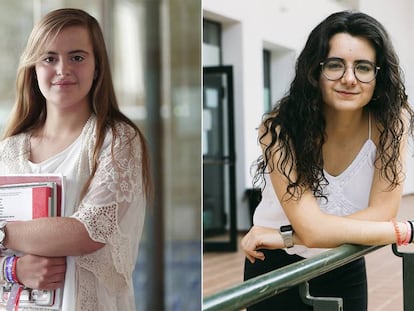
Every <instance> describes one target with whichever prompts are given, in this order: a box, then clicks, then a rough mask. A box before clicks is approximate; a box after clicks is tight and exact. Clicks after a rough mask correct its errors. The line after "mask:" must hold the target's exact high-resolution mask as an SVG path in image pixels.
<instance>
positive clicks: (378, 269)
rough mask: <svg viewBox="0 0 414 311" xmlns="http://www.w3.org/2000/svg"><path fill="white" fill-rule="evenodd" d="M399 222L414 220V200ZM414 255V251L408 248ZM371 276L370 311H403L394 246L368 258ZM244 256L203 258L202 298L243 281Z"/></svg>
mask: <svg viewBox="0 0 414 311" xmlns="http://www.w3.org/2000/svg"><path fill="white" fill-rule="evenodd" d="M398 218H399V219H414V196H404V197H403V200H402V204H401V208H400V212H399V216H398ZM408 248H409V249H408V250H409V251H413V250H414V247H413V246H410V247H408ZM365 258H366V262H367V274H368V299H369V300H368V310H369V311H402V310H403V290H402V260H401V258H400V257H397V256H395V255H394V254H393V253H392V250H391V246H386V247H383V248H381V249H379V250H377V251H375V252H373V253H370V254H368V255H366V256H365ZM243 264H244V255H243V253H242V251H240V250H239V251H238V252H236V253H205V254H204V255H203V297H206V296H209V295H211V294H214V293H217V292H219V291H220V290H223V289H226V288H229V287H231V286H233V285H236V284H238V283H241V282H242V281H243Z"/></svg>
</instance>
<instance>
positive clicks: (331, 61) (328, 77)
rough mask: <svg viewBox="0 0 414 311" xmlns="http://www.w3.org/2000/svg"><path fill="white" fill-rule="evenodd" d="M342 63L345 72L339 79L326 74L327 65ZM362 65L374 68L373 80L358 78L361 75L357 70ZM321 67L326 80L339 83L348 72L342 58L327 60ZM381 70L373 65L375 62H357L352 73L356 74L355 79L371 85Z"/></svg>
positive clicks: (321, 63)
mask: <svg viewBox="0 0 414 311" xmlns="http://www.w3.org/2000/svg"><path fill="white" fill-rule="evenodd" d="M335 62H336V63H341V64H342V65H343V71H342V74H341V75H338V78H332V77H331V76H329V75H327V73H326V68H325V66H326V65H327V64H329V63H335ZM361 64H365V65H370V66H372V68H373V70H374V76H373V77H372V79H369V80H361V78H360V77H358V75H359V74H357V71H355V70H356V69H357V68H358V66H359V65H361ZM319 65H320V66H321V71H322V74H323V76H324V77H325V78H326V79H328V80H329V81H337V80H340V79H342V78H343V77H344V75H345V72H346V69H347V67H346V65H345V62H344V60H343V59H341V58H328V59H326V60H325V61H323V62H320V63H319ZM380 69H381V68H380V67H378V66H376V65H375V63H373V62H370V61H368V60H362V61H357V62H356V64H354V66H352V71H353V73H354V77H355V78H356V79H357V80H358V81H359V82H361V83H370V82H371V81H374V80H375V78H376V77H377V73H378V70H380Z"/></svg>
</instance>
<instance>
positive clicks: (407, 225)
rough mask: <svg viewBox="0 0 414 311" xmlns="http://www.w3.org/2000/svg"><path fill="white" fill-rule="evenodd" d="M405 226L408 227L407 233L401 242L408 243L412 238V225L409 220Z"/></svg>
mask: <svg viewBox="0 0 414 311" xmlns="http://www.w3.org/2000/svg"><path fill="white" fill-rule="evenodd" d="M405 227H406V228H407V233H406V234H405V239H404V240H403V241H402V242H401V244H402V245H408V243H409V242H410V238H411V227H410V225H409V223H408V221H406V222H405Z"/></svg>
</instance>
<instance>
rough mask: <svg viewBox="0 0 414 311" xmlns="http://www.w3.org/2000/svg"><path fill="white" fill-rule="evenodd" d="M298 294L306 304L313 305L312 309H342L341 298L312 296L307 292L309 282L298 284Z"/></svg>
mask: <svg viewBox="0 0 414 311" xmlns="http://www.w3.org/2000/svg"><path fill="white" fill-rule="evenodd" d="M299 295H300V298H301V299H302V301H303V302H304V303H305V304H307V305H308V306H313V311H343V300H342V298H340V297H338V298H336V297H313V296H311V294H310V293H309V283H308V282H304V283H302V284H300V285H299Z"/></svg>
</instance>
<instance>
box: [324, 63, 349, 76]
mask: <svg viewBox="0 0 414 311" xmlns="http://www.w3.org/2000/svg"><path fill="white" fill-rule="evenodd" d="M344 72H345V64H344V63H343V62H341V61H340V60H333V59H331V60H328V61H326V62H324V63H323V65H322V73H323V75H324V76H325V77H326V78H327V79H328V80H338V79H341V78H342V76H343V75H344Z"/></svg>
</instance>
